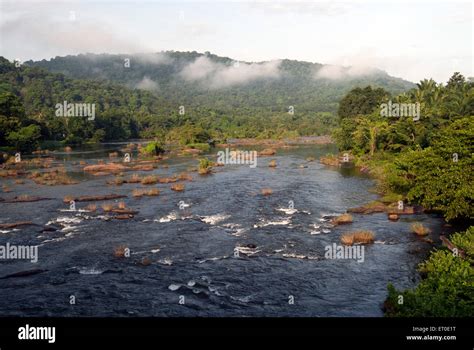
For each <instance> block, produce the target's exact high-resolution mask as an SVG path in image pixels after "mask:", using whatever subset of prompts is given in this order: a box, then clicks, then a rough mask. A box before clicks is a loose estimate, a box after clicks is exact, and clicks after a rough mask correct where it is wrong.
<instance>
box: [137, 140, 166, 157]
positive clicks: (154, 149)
mask: <svg viewBox="0 0 474 350" xmlns="http://www.w3.org/2000/svg"><path fill="white" fill-rule="evenodd" d="M141 152H142V153H144V154H147V155H159V154H162V153H164V152H165V149H164V144H163V143H162V142H161V141H153V142H149V143H148V144H147V145H146V146H145V147H142V148H141Z"/></svg>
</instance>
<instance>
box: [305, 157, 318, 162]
mask: <svg viewBox="0 0 474 350" xmlns="http://www.w3.org/2000/svg"><path fill="white" fill-rule="evenodd" d="M315 160H316V158H314V157H308V158H306V161H307V162H314V161H315Z"/></svg>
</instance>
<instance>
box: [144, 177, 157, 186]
mask: <svg viewBox="0 0 474 350" xmlns="http://www.w3.org/2000/svg"><path fill="white" fill-rule="evenodd" d="M158 180H159V179H158V177H157V176H155V175H149V176H145V177H144V178H143V179H142V181H141V182H142V185H154V184H156V183H158Z"/></svg>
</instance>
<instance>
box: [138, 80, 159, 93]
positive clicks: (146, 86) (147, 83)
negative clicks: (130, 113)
mask: <svg viewBox="0 0 474 350" xmlns="http://www.w3.org/2000/svg"><path fill="white" fill-rule="evenodd" d="M135 88H137V89H141V90H148V91H157V90H158V89H159V86H158V83H157V82H155V81H153V80H151V79H150V78H148V77H146V76H145V77H143V79H142V80H140V82H138V83H137V84H136V85H135Z"/></svg>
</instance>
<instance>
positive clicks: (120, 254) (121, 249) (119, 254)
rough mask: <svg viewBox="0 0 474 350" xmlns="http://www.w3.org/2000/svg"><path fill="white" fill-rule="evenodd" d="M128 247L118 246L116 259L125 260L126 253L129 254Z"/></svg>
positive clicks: (115, 250) (115, 251) (115, 253)
mask: <svg viewBox="0 0 474 350" xmlns="http://www.w3.org/2000/svg"><path fill="white" fill-rule="evenodd" d="M127 249H128V248H127V247H126V246H124V245H121V246H118V247H116V248H115V249H114V257H116V258H125V253H126V252H127Z"/></svg>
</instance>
